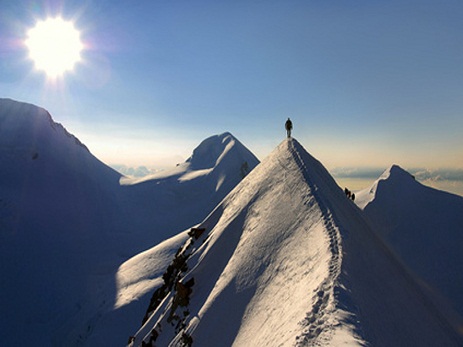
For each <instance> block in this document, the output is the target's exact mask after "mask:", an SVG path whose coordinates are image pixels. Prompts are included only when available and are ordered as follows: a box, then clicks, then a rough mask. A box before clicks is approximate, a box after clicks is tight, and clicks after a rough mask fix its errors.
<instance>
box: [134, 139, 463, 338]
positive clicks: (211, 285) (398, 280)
mask: <svg viewBox="0 0 463 347" xmlns="http://www.w3.org/2000/svg"><path fill="white" fill-rule="evenodd" d="M198 230H199V231H202V230H204V231H203V232H202V233H199V235H196V236H195V232H196V231H198ZM190 234H191V235H192V236H191V238H190V239H189V240H187V241H186V242H185V244H184V245H183V246H182V247H180V248H179V250H178V252H177V253H176V256H175V258H174V259H173V261H172V263H171V265H170V267H169V268H168V269H167V271H166V273H165V274H164V275H163V286H162V287H161V288H160V289H159V290H158V291H156V292H155V293H154V295H153V297H152V301H151V304H150V306H149V308H148V312H147V315H146V316H145V320H144V322H145V323H144V325H143V326H142V327H141V328H140V330H139V331H138V332H137V333H136V334H135V335H134V337H133V339H132V341H131V343H130V345H134V346H139V345H143V346H146V345H147V346H232V345H233V346H339V345H351V346H355V345H358V346H362V345H371V346H412V345H413V346H436V345H442V346H443V345H445V346H457V345H459V343H461V341H459V338H458V336H457V335H456V333H455V332H454V331H453V330H452V328H451V327H450V325H449V324H448V323H447V321H446V319H445V318H444V317H443V316H442V315H441V314H440V313H439V310H438V309H437V308H436V307H434V306H433V304H432V303H431V302H430V301H429V300H428V298H427V297H426V295H424V293H423V292H422V291H421V289H420V288H419V286H417V285H416V283H415V281H414V279H413V278H412V276H411V275H410V274H409V273H407V272H406V271H405V270H404V269H403V267H402V266H401V264H400V263H399V262H398V261H397V260H396V259H395V257H394V255H393V254H392V253H391V252H389V251H388V249H387V248H386V247H385V246H384V244H383V243H382V241H381V240H380V239H379V238H378V237H377V236H376V235H375V233H374V232H373V231H372V229H371V228H370V226H369V225H368V223H367V222H366V221H365V219H364V218H363V217H362V213H361V211H359V210H358V209H357V207H356V206H355V205H354V204H353V203H352V201H350V200H348V199H346V198H345V196H344V194H343V192H342V191H341V190H340V188H339V187H338V186H337V185H336V183H335V182H334V181H333V179H332V178H331V176H330V175H329V174H328V172H327V171H326V170H325V169H324V168H323V166H322V165H321V164H320V163H319V162H318V161H316V160H315V159H314V158H312V157H311V156H310V155H309V154H308V153H307V152H306V151H305V150H304V149H303V148H302V146H301V145H300V144H299V143H298V142H297V141H296V140H293V139H288V140H285V141H284V142H283V143H282V144H281V145H280V146H279V147H278V148H277V149H275V151H274V152H273V153H272V154H271V155H270V156H269V157H267V158H266V159H265V160H264V161H263V162H262V163H261V164H260V165H259V166H258V167H257V168H256V169H255V170H254V171H253V172H252V173H251V174H250V175H249V176H248V177H246V179H244V180H243V181H242V182H241V183H240V184H239V185H238V186H237V187H236V188H235V189H234V190H233V191H232V192H231V193H230V194H229V195H228V196H227V197H226V198H225V199H224V201H223V202H222V203H221V204H220V205H219V206H217V208H216V209H215V210H214V212H212V213H211V215H210V216H209V217H208V218H206V219H205V220H204V221H203V222H202V223H201V224H200V225H199V226H197V227H195V228H193V229H192V232H191V233H190Z"/></svg>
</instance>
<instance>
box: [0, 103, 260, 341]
mask: <svg viewBox="0 0 463 347" xmlns="http://www.w3.org/2000/svg"><path fill="white" fill-rule="evenodd" d="M211 151H212V152H213V153H214V156H211V155H210V153H211ZM195 153H196V154H195ZM196 163H199V164H196ZM244 163H246V164H244ZM257 163H258V161H257V159H256V158H255V156H254V155H252V154H251V153H250V152H249V151H248V150H247V149H246V148H245V147H244V146H243V145H241V144H240V143H239V141H238V140H236V139H235V138H234V137H233V136H232V135H231V134H229V133H225V134H222V135H217V136H213V137H212V138H211V139H209V140H206V141H204V142H203V144H201V145H200V146H199V147H198V148H197V149H196V150H195V151H194V154H193V156H192V158H191V159H190V160H189V161H188V162H187V163H185V164H181V165H180V167H179V168H181V169H182V170H183V175H182V176H179V175H176V174H174V173H172V172H171V173H164V174H163V178H162V179H159V178H158V179H155V178H153V179H150V180H145V181H143V182H138V183H136V182H131V184H124V185H121V184H120V180H121V179H123V177H121V175H120V174H118V173H117V172H116V171H114V170H112V169H111V168H109V167H108V166H106V165H105V164H103V163H102V162H101V161H99V160H98V159H97V158H95V157H94V156H93V155H92V154H91V153H90V151H89V150H88V149H87V148H86V146H85V145H83V144H82V143H81V142H80V141H79V140H78V139H77V138H76V137H75V136H73V135H72V134H70V133H69V132H67V131H66V129H65V128H64V127H63V126H62V125H60V124H58V123H55V122H54V121H53V120H52V118H51V116H50V114H49V113H48V112H47V111H46V110H44V109H42V108H39V107H37V106H34V105H30V104H25V103H20V102H16V101H13V100H9V99H0V276H1V278H2V281H1V284H0V307H1V309H2V315H1V318H0V335H1V336H2V345H6V346H13V345H17V344H18V341H19V338H21V339H23V340H28V341H34V344H36V345H41V346H48V345H67V346H70V345H74V344H77V343H85V341H86V340H87V338H88V337H89V336H91V335H92V333H93V331H94V330H95V329H96V327H97V326H98V324H99V322H100V321H101V319H102V317H103V316H104V315H105V314H106V313H108V312H112V311H113V310H114V309H115V304H116V302H117V296H118V291H119V288H118V283H119V282H120V281H119V280H118V279H117V278H116V273H117V270H118V268H119V266H120V265H121V264H122V263H124V262H125V261H126V260H128V259H129V258H131V257H133V256H135V255H136V254H138V253H140V252H142V251H143V250H146V249H147V248H150V247H152V246H153V245H155V244H157V243H159V242H160V241H162V240H165V239H167V238H169V237H172V236H173V235H175V234H177V233H178V232H180V231H182V230H184V229H185V228H187V227H188V226H190V225H192V224H195V223H198V222H200V221H201V220H203V219H204V218H205V217H206V216H207V215H208V214H209V213H210V212H211V211H212V210H213V209H214V207H215V206H216V205H217V204H218V203H219V202H220V201H221V200H222V199H223V198H224V197H225V195H226V194H227V193H228V192H229V191H230V190H231V189H232V188H233V187H234V186H235V185H236V184H237V183H238V182H239V181H241V179H242V177H243V176H244V175H245V174H247V173H248V172H249V171H251V170H252V168H253V167H254V166H255V165H256V164H257ZM246 167H247V168H246ZM179 168H177V169H179ZM118 281H119V282H118ZM129 307H130V305H129V304H126V305H124V310H125V311H126V312H127V311H130V308H129ZM140 312H141V311H140ZM113 318H114V317H113ZM118 319H119V318H117V319H116V318H114V322H115V323H116V324H119V325H118V330H122V331H123V329H124V327H123V326H122V325H121V323H120V320H118ZM117 322H119V323H117ZM133 324H134V325H133V326H130V324H129V325H128V326H127V327H125V329H127V332H126V333H123V335H124V336H126V335H127V334H129V332H130V331H131V330H133V329H135V327H136V326H137V323H136V322H134V323H133ZM26 327H27V328H26ZM125 342H126V338H125V337H124V339H123V341H120V342H118V343H119V344H124V343H125Z"/></svg>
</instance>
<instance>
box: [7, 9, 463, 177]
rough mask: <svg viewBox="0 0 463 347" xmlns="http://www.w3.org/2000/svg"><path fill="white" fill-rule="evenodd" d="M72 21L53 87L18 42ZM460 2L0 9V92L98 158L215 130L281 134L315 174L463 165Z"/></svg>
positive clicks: (170, 145) (247, 140)
mask: <svg viewBox="0 0 463 347" xmlns="http://www.w3.org/2000/svg"><path fill="white" fill-rule="evenodd" d="M57 15H61V16H62V17H63V18H64V19H69V20H73V21H74V22H75V26H76V27H77V28H78V29H79V30H80V31H81V38H82V40H83V42H84V44H85V46H86V49H85V51H84V52H83V53H82V56H83V61H82V62H81V63H80V64H78V65H77V66H76V68H75V69H74V71H72V72H70V73H68V74H66V75H65V76H64V77H63V79H62V80H60V81H58V82H56V83H50V82H49V81H48V82H47V79H46V78H45V76H44V74H43V73H41V72H38V71H35V70H34V65H33V63H32V61H30V60H29V59H28V52H27V49H26V48H25V46H24V44H23V41H24V39H25V36H26V33H27V30H28V29H29V28H30V27H32V26H33V25H34V23H35V22H36V21H37V20H42V19H45V18H46V17H47V16H52V17H53V16H57ZM461 18H463V2H462V1H460V0H455V1H451V0H450V1H447V0H444V1H427V0H419V1H395V0H392V1H371V0H370V1H360V0H359V1H355V0H353V1H345V0H342V1H321V0H320V1H310V0H304V1H292V0H289V1H272V0H268V1H240V0H238V1H231V0H229V1H220V0H219V1H217V0H216V1H192V0H188V1H152V0H151V1H144V0H137V1H135V0H131V1H129V0H125V1H124V0H121V1H104V0H101V1H100V0H99V1H96V0H95V1H91V0H84V1H25V0H18V1H6V0H0V97H9V98H13V99H16V100H20V101H25V102H30V103H34V104H37V105H40V106H42V107H44V108H46V109H47V110H49V111H50V113H51V114H52V116H53V118H54V119H55V121H57V122H60V123H62V124H63V125H64V126H65V127H66V128H67V129H68V130H69V131H70V132H71V133H73V134H75V135H76V136H77V137H78V138H79V139H80V140H82V141H83V142H84V143H85V144H86V145H87V146H88V147H89V148H90V150H91V151H92V152H93V153H94V154H95V155H96V156H97V157H98V158H100V159H101V160H102V161H104V162H106V163H108V164H127V165H129V166H134V165H147V166H166V165H172V164H175V163H176V162H180V161H182V160H184V159H186V158H187V157H188V156H189V155H190V153H191V151H192V149H193V148H194V147H195V146H196V145H198V143H199V142H200V141H201V140H203V139H204V138H206V137H208V136H210V135H213V134H217V133H222V132H225V131H230V132H231V133H233V134H234V135H235V136H236V137H237V138H238V139H239V140H240V141H241V142H243V143H244V144H245V145H246V146H247V147H248V148H249V149H250V150H251V151H253V152H254V153H255V154H256V155H257V156H258V157H259V158H260V159H263V158H264V157H265V156H266V155H267V154H268V153H270V151H271V150H273V148H274V147H276V146H277V145H278V143H280V142H281V141H282V140H283V139H284V136H285V131H284V127H283V125H284V122H285V120H286V118H287V117H291V119H292V120H293V122H294V126H295V129H294V133H293V134H294V137H295V138H296V139H298V140H299V142H301V143H302V144H303V145H304V147H305V148H306V149H307V150H308V151H309V152H310V153H311V154H313V155H314V156H316V157H317V158H318V159H319V160H321V161H322V162H323V163H324V164H325V165H326V166H327V167H328V168H329V169H333V168H337V167H388V166H389V165H391V164H393V163H397V164H399V165H401V166H403V167H404V168H407V167H424V168H427V169H437V168H457V169H462V168H463V136H462V135H461V134H463V21H462V20H461Z"/></svg>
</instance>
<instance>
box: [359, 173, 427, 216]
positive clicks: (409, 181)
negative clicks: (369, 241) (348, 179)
mask: <svg viewBox="0 0 463 347" xmlns="http://www.w3.org/2000/svg"><path fill="white" fill-rule="evenodd" d="M416 186H421V184H420V183H419V182H417V181H416V180H415V177H414V176H413V175H411V174H410V173H409V172H408V171H406V170H404V169H403V168H401V167H400V166H399V165H396V164H393V165H391V166H390V167H389V168H388V169H386V170H385V171H384V172H383V173H382V174H381V176H379V178H378V179H377V180H376V181H375V182H374V183H373V184H372V185H371V186H370V187H369V188H366V189H363V190H361V191H359V192H358V193H357V194H356V204H357V205H358V206H359V207H360V208H361V209H363V208H365V206H366V205H368V204H369V203H370V202H372V201H373V200H374V199H375V197H376V194H377V192H378V191H379V190H390V189H391V187H394V189H404V190H405V191H407V190H410V189H414V187H416Z"/></svg>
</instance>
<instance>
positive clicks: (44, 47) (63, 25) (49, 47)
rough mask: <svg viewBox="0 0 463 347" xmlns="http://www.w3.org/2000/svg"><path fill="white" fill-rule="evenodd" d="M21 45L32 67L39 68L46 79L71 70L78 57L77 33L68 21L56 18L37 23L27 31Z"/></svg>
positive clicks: (80, 46)
mask: <svg viewBox="0 0 463 347" xmlns="http://www.w3.org/2000/svg"><path fill="white" fill-rule="evenodd" d="M25 44H26V46H27V48H28V49H29V57H30V58H31V59H32V60H33V61H34V64H35V68H36V69H38V70H43V71H44V72H45V73H46V74H47V76H48V77H49V78H56V77H59V76H61V75H63V74H64V73H65V72H66V71H72V70H73V69H74V66H75V64H76V63H77V62H79V61H80V60H81V56H80V54H81V52H82V49H83V44H82V41H81V40H80V32H79V31H78V30H77V29H76V28H75V27H74V24H73V23H72V22H69V21H65V20H63V19H62V18H59V17H58V18H48V19H46V20H44V21H40V22H37V24H36V25H35V27H33V28H32V29H30V30H29V31H28V33H27V39H26V41H25Z"/></svg>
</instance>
